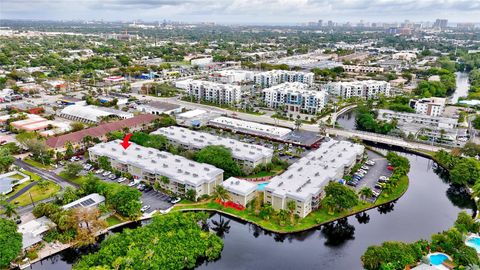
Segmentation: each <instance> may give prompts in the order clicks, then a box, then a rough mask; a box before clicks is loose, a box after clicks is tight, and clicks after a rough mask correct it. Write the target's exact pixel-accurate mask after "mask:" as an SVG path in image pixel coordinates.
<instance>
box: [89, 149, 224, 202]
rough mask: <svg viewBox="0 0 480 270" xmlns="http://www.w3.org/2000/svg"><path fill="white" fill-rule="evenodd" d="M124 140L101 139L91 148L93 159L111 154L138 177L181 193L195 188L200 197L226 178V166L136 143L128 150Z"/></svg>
mask: <svg viewBox="0 0 480 270" xmlns="http://www.w3.org/2000/svg"><path fill="white" fill-rule="evenodd" d="M120 143H121V141H120V140H115V141H110V142H106V143H99V144H97V145H95V146H93V147H91V148H89V149H88V152H89V155H90V159H91V160H92V161H97V160H98V158H99V157H101V156H104V157H107V158H108V159H109V160H110V162H111V165H112V167H113V168H115V169H117V170H119V171H121V172H128V173H130V174H131V175H133V177H134V178H135V179H139V180H144V181H149V182H152V183H153V182H158V183H159V184H160V185H161V186H162V187H163V188H165V189H168V190H171V191H172V192H174V193H177V194H185V192H187V191H188V190H190V189H193V190H195V192H196V195H197V197H200V196H202V195H204V194H209V195H210V194H211V193H212V192H213V190H214V187H215V186H216V185H219V184H221V183H222V181H223V170H221V169H218V168H216V167H214V166H212V165H209V164H204V163H198V162H195V161H192V160H189V159H186V158H184V157H181V156H176V155H172V154H170V153H168V152H163V151H159V150H157V149H154V148H149V147H143V146H140V145H137V144H135V143H132V145H130V147H128V148H127V150H124V149H123V147H122V146H121V145H120Z"/></svg>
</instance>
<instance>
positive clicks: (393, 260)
mask: <svg viewBox="0 0 480 270" xmlns="http://www.w3.org/2000/svg"><path fill="white" fill-rule="evenodd" d="M423 246H425V243H424V242H422V241H420V242H417V243H414V244H405V243H402V242H394V241H392V242H384V243H383V244H382V245H380V246H370V247H368V248H367V250H366V251H365V253H364V254H363V255H362V257H361V260H362V263H363V267H364V268H365V269H367V270H384V269H392V270H393V269H395V270H397V269H398V270H401V269H405V267H406V266H409V265H414V264H416V263H417V262H418V261H420V259H421V258H422V248H423Z"/></svg>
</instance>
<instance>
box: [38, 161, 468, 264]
mask: <svg viewBox="0 0 480 270" xmlns="http://www.w3.org/2000/svg"><path fill="white" fill-rule="evenodd" d="M405 156H407V157H408V159H409V160H410V163H411V170H410V173H409V177H410V186H409V188H408V190H407V192H406V193H405V195H404V196H403V197H402V198H400V199H399V200H398V201H396V202H395V203H391V204H389V205H386V206H383V207H380V208H377V209H372V210H369V211H366V212H364V213H363V214H361V215H357V216H352V217H349V218H346V219H344V220H341V221H338V222H333V223H331V224H328V225H324V226H322V227H321V228H317V229H312V230H309V231H306V232H303V233H295V234H287V235H279V234H275V233H269V232H267V231H264V230H262V229H261V228H259V227H257V226H255V225H252V224H249V223H245V222H241V221H238V220H234V219H230V218H228V217H225V216H221V215H219V214H215V215H213V216H212V218H211V219H212V220H217V221H218V220H220V219H221V218H223V219H224V220H225V221H226V222H228V225H227V226H225V227H224V230H222V231H223V233H222V237H223V239H224V243H225V246H224V249H223V251H222V254H221V257H220V258H219V259H218V260H216V261H214V262H203V263H200V264H199V266H198V267H197V269H208V270H214V269H215V270H217V269H218V270H221V269H231V270H234V269H238V270H240V269H242V270H243V269H277V270H283V269H285V270H287V269H288V270H290V269H332V270H334V269H339V270H344V269H348V270H350V269H361V261H360V257H361V255H362V254H363V252H364V251H365V250H366V248H367V247H368V246H370V245H377V244H380V243H382V242H384V241H393V240H398V241H415V240H418V239H427V238H429V237H430V236H431V235H432V234H434V233H436V232H440V231H442V230H445V229H448V228H449V227H451V226H452V225H453V222H454V220H455V218H456V216H457V214H458V212H459V211H461V210H462V209H467V211H468V212H470V213H472V210H470V209H471V207H473V204H472V203H471V201H470V200H468V199H467V198H468V196H466V195H465V194H462V193H460V194H458V192H457V190H456V189H454V188H452V187H451V186H450V185H449V184H448V183H447V182H446V180H445V176H443V174H442V172H441V171H440V170H438V169H435V168H434V167H435V166H434V162H433V161H431V160H429V159H426V158H423V157H420V156H416V155H412V154H405ZM78 257H79V254H78V253H76V252H75V251H73V250H68V251H65V252H63V253H61V254H58V255H55V256H52V257H50V258H47V259H45V260H43V261H42V262H39V263H36V264H34V265H33V266H32V267H31V268H32V269H34V270H65V269H71V265H72V263H74V262H75V261H76V260H77V258H78Z"/></svg>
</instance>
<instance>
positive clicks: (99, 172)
mask: <svg viewBox="0 0 480 270" xmlns="http://www.w3.org/2000/svg"><path fill="white" fill-rule="evenodd" d="M95 173H96V174H101V173H103V169H98V170H96V171H95Z"/></svg>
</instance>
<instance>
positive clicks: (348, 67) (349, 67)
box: [342, 65, 383, 73]
mask: <svg viewBox="0 0 480 270" xmlns="http://www.w3.org/2000/svg"><path fill="white" fill-rule="evenodd" d="M342 67H343V70H345V71H346V72H353V73H382V72H383V68H382V67H370V66H356V65H343V66H342Z"/></svg>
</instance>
